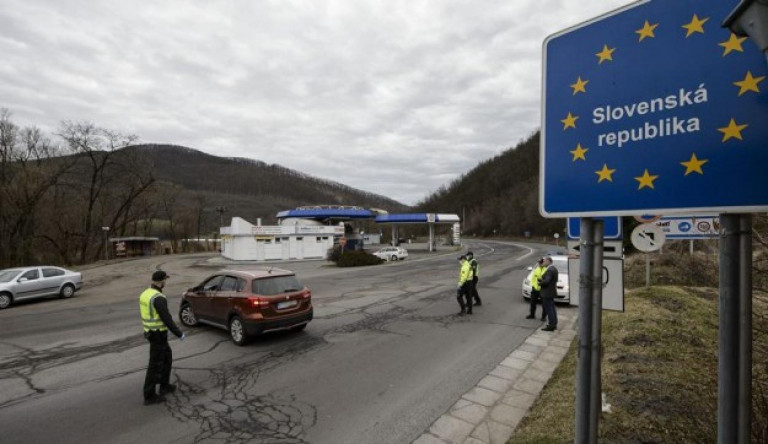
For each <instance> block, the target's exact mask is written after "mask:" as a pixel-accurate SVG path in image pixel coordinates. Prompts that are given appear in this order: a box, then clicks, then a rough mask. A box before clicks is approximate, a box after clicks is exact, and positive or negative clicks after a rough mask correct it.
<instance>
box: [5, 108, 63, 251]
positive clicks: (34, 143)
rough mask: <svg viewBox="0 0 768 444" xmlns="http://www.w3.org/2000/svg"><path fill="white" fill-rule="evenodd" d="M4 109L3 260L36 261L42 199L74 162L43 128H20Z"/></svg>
mask: <svg viewBox="0 0 768 444" xmlns="http://www.w3.org/2000/svg"><path fill="white" fill-rule="evenodd" d="M10 116H11V114H10V112H9V111H8V110H5V109H4V110H0V146H1V148H0V150H1V151H2V155H0V163H1V164H0V208H2V214H1V215H0V220H1V221H2V222H0V252H1V253H0V255H1V256H0V264H2V265H16V264H21V263H30V262H32V261H34V257H33V256H34V254H33V253H34V245H35V240H36V238H37V237H38V236H39V230H38V228H39V227H38V222H39V215H38V212H39V209H40V207H41V202H42V201H43V199H44V197H45V196H46V194H47V193H48V192H49V191H50V190H51V189H52V188H54V187H55V186H56V185H57V183H58V182H59V180H60V178H61V177H62V175H63V174H64V173H65V172H66V171H67V170H68V169H69V168H70V167H71V166H72V162H71V160H70V159H66V158H55V157H56V156H58V155H59V154H61V153H60V152H59V151H58V150H57V149H56V148H54V147H53V145H52V144H51V142H50V140H49V139H48V138H46V137H45V136H44V135H43V134H42V133H41V131H40V130H39V129H37V128H34V127H30V128H23V129H19V128H18V127H17V126H16V125H15V124H14V123H13V122H11V120H10Z"/></svg>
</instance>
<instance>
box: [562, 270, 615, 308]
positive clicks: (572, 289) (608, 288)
mask: <svg viewBox="0 0 768 444" xmlns="http://www.w3.org/2000/svg"><path fill="white" fill-rule="evenodd" d="M580 266H581V259H580V258H569V259H568V293H569V295H570V304H571V305H574V306H578V305H579V285H580V282H579V267H580ZM602 283H603V310H612V311H620V312H623V311H624V260H623V259H621V258H617V257H608V256H606V257H604V258H603V282H602Z"/></svg>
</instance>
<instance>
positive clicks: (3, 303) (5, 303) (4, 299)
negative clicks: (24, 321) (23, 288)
mask: <svg viewBox="0 0 768 444" xmlns="http://www.w3.org/2000/svg"><path fill="white" fill-rule="evenodd" d="M12 303H13V298H12V297H11V295H10V294H8V293H0V310H2V309H3V308H8V307H10V306H11V304H12Z"/></svg>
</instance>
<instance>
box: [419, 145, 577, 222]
mask: <svg viewBox="0 0 768 444" xmlns="http://www.w3.org/2000/svg"><path fill="white" fill-rule="evenodd" d="M417 207H418V208H419V209H421V210H422V211H427V212H437V211H439V212H453V213H456V214H458V215H459V216H460V217H462V218H463V227H462V231H463V236H471V235H477V236H494V235H496V236H524V235H525V232H526V231H527V232H529V233H530V234H531V235H532V236H536V235H551V234H554V233H555V232H559V233H561V234H562V233H563V230H564V229H565V220H564V219H544V218H543V217H541V215H540V214H539V133H538V132H536V133H535V134H533V135H532V136H530V137H529V138H528V139H526V140H524V141H522V142H520V143H519V144H518V145H517V146H515V147H514V148H510V149H508V150H506V151H504V152H503V153H501V154H499V155H498V156H496V157H494V158H492V159H489V160H486V161H484V162H482V163H480V164H479V165H477V166H476V167H475V168H473V169H472V170H470V171H469V172H467V173H466V174H463V175H462V176H461V177H459V178H457V179H456V180H454V181H453V182H451V183H450V184H449V185H448V186H443V187H440V188H439V189H438V190H437V191H436V192H434V193H433V194H432V195H430V196H428V197H427V198H426V199H425V200H424V201H423V202H420V203H418V204H417Z"/></svg>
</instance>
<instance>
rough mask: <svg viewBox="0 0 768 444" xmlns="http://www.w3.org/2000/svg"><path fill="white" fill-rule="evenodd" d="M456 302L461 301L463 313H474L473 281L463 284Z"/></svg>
mask: <svg viewBox="0 0 768 444" xmlns="http://www.w3.org/2000/svg"><path fill="white" fill-rule="evenodd" d="M456 300H457V301H459V306H460V307H461V311H466V312H467V313H472V281H467V282H464V283H463V284H461V287H459V291H458V292H456Z"/></svg>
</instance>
